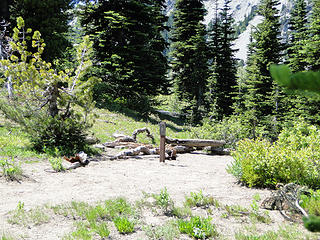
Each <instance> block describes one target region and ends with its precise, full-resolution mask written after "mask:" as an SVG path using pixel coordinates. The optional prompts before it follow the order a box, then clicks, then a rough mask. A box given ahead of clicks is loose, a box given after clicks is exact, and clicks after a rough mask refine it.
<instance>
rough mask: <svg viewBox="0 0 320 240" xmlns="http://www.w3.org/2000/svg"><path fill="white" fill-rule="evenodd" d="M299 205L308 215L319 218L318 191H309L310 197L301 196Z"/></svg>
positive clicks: (319, 199) (319, 197)
mask: <svg viewBox="0 0 320 240" xmlns="http://www.w3.org/2000/svg"><path fill="white" fill-rule="evenodd" d="M300 199H301V200H300V202H299V204H300V205H301V207H302V208H304V209H305V210H306V211H307V212H308V213H309V214H311V215H316V216H320V190H318V191H313V190H310V195H302V196H301V197H300Z"/></svg>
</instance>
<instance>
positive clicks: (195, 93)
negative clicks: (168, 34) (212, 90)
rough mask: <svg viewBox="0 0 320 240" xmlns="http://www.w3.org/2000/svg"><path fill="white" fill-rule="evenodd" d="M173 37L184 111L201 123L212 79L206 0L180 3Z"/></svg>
mask: <svg viewBox="0 0 320 240" xmlns="http://www.w3.org/2000/svg"><path fill="white" fill-rule="evenodd" d="M175 8H176V10H175V12H174V22H173V34H172V41H173V44H172V47H173V52H172V58H173V60H172V62H171V65H172V72H173V81H174V82H175V84H176V87H177V92H178V95H179V99H180V100H181V101H184V103H185V107H184V109H183V110H184V111H188V112H189V114H188V117H189V118H190V121H191V122H192V123H194V124H197V123H199V121H200V120H201V118H202V115H203V111H204V106H205V93H206V86H207V77H208V55H207V53H208V51H207V50H208V48H207V44H206V40H205V35H206V30H205V25H204V24H203V23H202V21H203V19H204V16H205V13H206V10H205V9H204V5H203V1H202V0H177V1H176V5H175Z"/></svg>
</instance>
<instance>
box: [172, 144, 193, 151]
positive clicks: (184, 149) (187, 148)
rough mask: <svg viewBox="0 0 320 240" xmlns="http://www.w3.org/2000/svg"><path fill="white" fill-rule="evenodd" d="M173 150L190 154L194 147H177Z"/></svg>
mask: <svg viewBox="0 0 320 240" xmlns="http://www.w3.org/2000/svg"><path fill="white" fill-rule="evenodd" d="M173 148H174V149H175V150H176V152H177V153H190V152H192V151H193V150H194V149H193V148H192V147H188V146H175V147H173Z"/></svg>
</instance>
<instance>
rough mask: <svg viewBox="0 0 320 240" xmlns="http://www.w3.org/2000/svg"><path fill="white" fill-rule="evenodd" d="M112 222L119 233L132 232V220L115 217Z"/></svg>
mask: <svg viewBox="0 0 320 240" xmlns="http://www.w3.org/2000/svg"><path fill="white" fill-rule="evenodd" d="M113 222H114V225H115V226H116V228H117V229H118V231H119V233H122V234H127V233H132V232H134V225H135V224H134V222H132V221H130V220H128V218H127V217H116V218H115V219H114V220H113Z"/></svg>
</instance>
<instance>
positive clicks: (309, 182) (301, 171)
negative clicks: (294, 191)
mask: <svg viewBox="0 0 320 240" xmlns="http://www.w3.org/2000/svg"><path fill="white" fill-rule="evenodd" d="M232 156H233V157H234V162H233V163H232V164H231V165H229V166H228V169H227V170H228V172H229V173H231V174H233V175H234V176H235V177H236V178H237V179H238V180H240V181H242V182H244V183H246V184H248V185H249V186H250V187H252V186H261V187H275V185H276V184H277V183H289V182H295V183H297V184H300V185H306V186H309V187H311V188H315V189H316V188H319V187H320V171H319V170H320V161H319V159H320V131H319V129H317V128H316V127H314V126H311V125H308V124H306V123H304V122H303V121H300V122H299V123H295V124H294V125H293V126H292V127H289V128H286V129H284V130H283V131H282V132H281V133H280V135H279V139H278V141H277V142H275V143H273V144H271V143H270V142H268V141H267V140H264V139H256V140H249V139H245V140H242V141H240V142H239V143H238V146H237V150H236V151H235V152H233V154H232Z"/></svg>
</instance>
